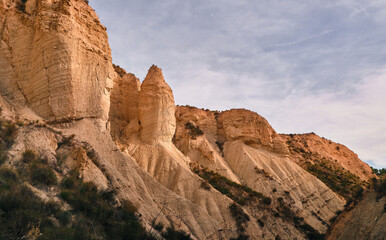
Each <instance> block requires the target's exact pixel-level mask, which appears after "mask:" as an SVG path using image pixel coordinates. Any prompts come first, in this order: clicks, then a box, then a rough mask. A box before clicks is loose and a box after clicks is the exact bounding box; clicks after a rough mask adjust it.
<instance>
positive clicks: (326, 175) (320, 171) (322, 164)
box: [287, 135, 367, 200]
mask: <svg viewBox="0 0 386 240" xmlns="http://www.w3.org/2000/svg"><path fill="white" fill-rule="evenodd" d="M290 137H291V138H290V139H289V140H288V141H287V146H288V148H289V149H290V151H291V153H292V154H295V155H300V156H301V158H302V160H301V161H300V165H301V166H302V167H303V168H304V169H306V170H307V171H308V172H309V173H311V174H313V175H314V176H316V177H317V178H319V179H320V180H321V181H322V182H324V183H325V184H326V185H327V186H328V187H329V188H330V189H331V190H333V191H334V192H336V193H338V194H339V195H341V196H343V197H344V198H346V200H349V199H355V198H358V197H360V196H361V194H360V191H361V190H360V188H361V187H363V186H366V184H367V183H366V182H363V181H361V180H360V178H359V177H357V176H356V175H354V174H352V173H351V172H349V171H348V170H346V169H344V168H343V167H341V166H339V165H338V164H334V163H335V162H336V160H334V159H332V158H327V157H322V156H321V155H320V154H318V153H316V152H311V151H308V150H307V149H306V148H303V146H304V147H307V146H308V145H307V143H306V142H305V141H302V140H299V139H297V138H294V135H290ZM330 142H331V141H329V143H330ZM335 149H336V150H338V151H339V150H340V149H341V148H340V147H339V146H336V147H335Z"/></svg>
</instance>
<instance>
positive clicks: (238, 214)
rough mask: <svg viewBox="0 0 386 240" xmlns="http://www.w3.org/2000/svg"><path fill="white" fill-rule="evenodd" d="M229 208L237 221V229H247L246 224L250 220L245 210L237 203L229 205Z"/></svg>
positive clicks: (240, 230)
mask: <svg viewBox="0 0 386 240" xmlns="http://www.w3.org/2000/svg"><path fill="white" fill-rule="evenodd" d="M229 210H230V212H231V215H232V217H233V219H234V220H235V222H236V226H237V230H238V231H239V232H244V230H245V227H244V224H245V223H247V222H248V221H249V220H250V218H249V216H248V215H247V214H245V213H244V210H243V209H242V208H241V207H240V206H239V205H237V204H236V203H232V204H231V205H230V206H229Z"/></svg>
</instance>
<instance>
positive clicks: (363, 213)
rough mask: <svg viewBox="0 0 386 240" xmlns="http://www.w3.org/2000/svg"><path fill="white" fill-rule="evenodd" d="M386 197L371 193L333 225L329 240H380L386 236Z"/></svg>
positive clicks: (340, 216)
mask: <svg viewBox="0 0 386 240" xmlns="http://www.w3.org/2000/svg"><path fill="white" fill-rule="evenodd" d="M385 204H386V197H385V196H383V197H377V193H375V192H373V191H371V192H370V191H369V192H367V193H365V195H364V197H363V198H362V199H361V200H360V201H359V203H358V204H357V205H356V206H355V207H354V208H353V209H351V210H349V211H345V212H343V213H342V214H341V215H339V217H338V218H337V220H336V221H335V222H334V224H333V225H332V227H331V229H330V231H329V233H328V234H327V236H326V239H327V240H346V239H368V240H380V239H385V236H386V228H385V226H386V215H385Z"/></svg>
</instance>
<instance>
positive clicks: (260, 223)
mask: <svg viewBox="0 0 386 240" xmlns="http://www.w3.org/2000/svg"><path fill="white" fill-rule="evenodd" d="M257 223H258V224H259V226H260V227H264V222H263V221H262V220H261V219H257Z"/></svg>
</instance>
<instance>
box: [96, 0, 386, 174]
mask: <svg viewBox="0 0 386 240" xmlns="http://www.w3.org/2000/svg"><path fill="white" fill-rule="evenodd" d="M90 5H91V6H92V7H93V8H94V9H95V10H96V12H97V14H98V15H99V17H100V20H101V22H102V23H103V24H104V25H105V26H106V27H107V32H108V34H109V42H110V46H111V49H112V55H113V62H114V63H115V64H118V65H120V66H121V67H123V68H125V69H126V70H127V71H128V72H131V73H134V74H135V75H136V76H137V77H139V78H140V79H141V80H143V78H144V77H145V76H146V73H147V70H148V69H149V67H150V66H151V65H152V64H156V65H158V66H159V67H161V68H162V69H163V72H164V75H165V78H166V81H167V82H168V83H169V85H170V86H171V87H172V89H173V93H174V97H175V101H176V104H179V105H186V104H188V105H192V106H197V107H199V108H209V109H212V110H225V109H230V108H247V109H250V110H253V111H255V112H257V113H259V114H260V115H262V116H264V117H265V118H266V119H267V120H268V121H269V122H270V123H271V125H272V126H273V127H274V128H275V130H276V131H277V132H280V133H305V132H315V133H317V134H318V135H320V136H323V137H326V138H328V139H331V140H333V141H335V142H339V143H342V144H344V145H346V146H348V147H349V148H350V149H352V150H353V151H354V152H356V153H357V154H358V155H359V157H360V158H361V159H362V160H364V161H366V162H367V163H369V164H371V165H372V166H375V167H377V168H382V167H386V120H385V119H386V30H385V26H386V1H383V0H377V1H376V0H366V1H354V0H352V1H349V0H335V1H326V0H324V1H318V0H313V1H306V0H296V1H295V0H294V1H278V0H272V1H262V0H261V1H257V0H238V1H234V0H232V1H231V0H205V1H203V0H185V1H181V0H147V1H139V0H135V1H134V0H126V1H124V0H112V1H106V0H91V1H90Z"/></svg>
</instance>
